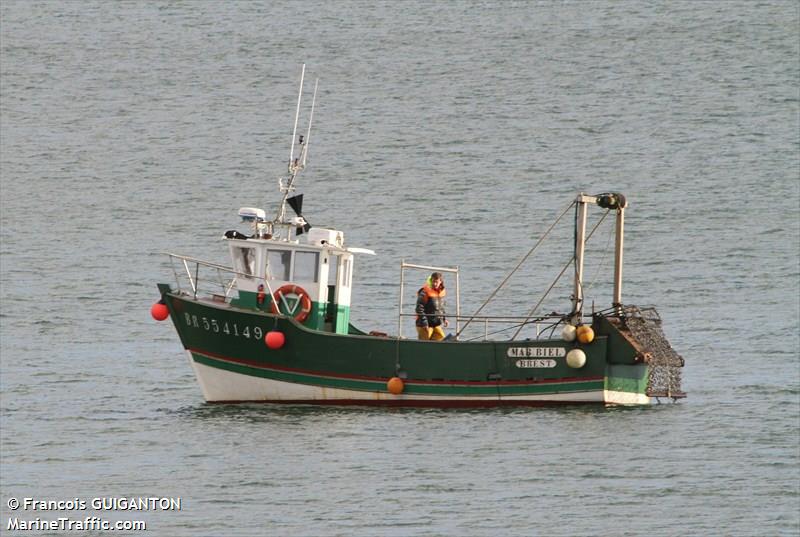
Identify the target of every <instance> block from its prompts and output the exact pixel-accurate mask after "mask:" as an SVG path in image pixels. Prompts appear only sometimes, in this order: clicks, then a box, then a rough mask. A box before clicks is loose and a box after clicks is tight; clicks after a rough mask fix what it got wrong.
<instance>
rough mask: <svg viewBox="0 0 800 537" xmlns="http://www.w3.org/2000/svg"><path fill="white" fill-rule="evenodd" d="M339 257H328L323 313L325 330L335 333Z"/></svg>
mask: <svg viewBox="0 0 800 537" xmlns="http://www.w3.org/2000/svg"><path fill="white" fill-rule="evenodd" d="M341 257H342V256H340V255H334V254H330V255H329V256H328V296H327V303H326V308H327V310H326V311H325V330H326V331H328V332H336V314H337V309H338V308H337V307H336V286H337V282H338V275H339V262H340V260H341Z"/></svg>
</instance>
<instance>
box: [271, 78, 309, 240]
mask: <svg viewBox="0 0 800 537" xmlns="http://www.w3.org/2000/svg"><path fill="white" fill-rule="evenodd" d="M305 76H306V64H303V69H302V71H301V73H300V89H299V91H298V93H297V109H296V110H295V113H294V128H293V129H292V144H291V148H290V150H289V176H288V177H287V178H285V179H284V178H281V179H279V180H278V188H279V189H280V191H281V193H282V194H283V198H282V199H281V204H280V206H279V207H278V216H277V217H276V218H275V221H274V223H275V224H283V225H287V222H286V221H285V219H286V200H287V198H288V197H289V193H291V192H294V180H295V178H296V177H297V174H299V173H300V171H301V170H303V168H305V166H306V159H307V158H308V140H309V139H310V138H311V123H312V122H313V120H314V107H315V106H316V103H317V88H318V86H319V79H316V81H315V82H314V97H313V100H312V101H311V113H310V115H309V118H308V129H307V130H306V135H305V139H304V138H303V135H302V134H301V135H300V136H299V138H298V137H297V125H298V123H299V122H300V103H301V101H302V99H303V82H304V81H305ZM295 139H297V143H298V144H299V145H300V147H301V149H300V153H299V155H298V156H297V158H295V155H294V146H295ZM298 216H300V215H299V214H298ZM307 225H308V224H306V226H307ZM308 227H310V226H308Z"/></svg>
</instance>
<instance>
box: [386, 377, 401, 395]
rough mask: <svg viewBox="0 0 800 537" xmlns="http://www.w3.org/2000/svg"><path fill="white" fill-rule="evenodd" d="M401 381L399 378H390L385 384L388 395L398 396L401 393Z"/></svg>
mask: <svg viewBox="0 0 800 537" xmlns="http://www.w3.org/2000/svg"><path fill="white" fill-rule="evenodd" d="M403 388H404V386H403V379H401V378H400V377H392V378H390V379H389V381H388V382H387V383H386V389H387V390H389V393H391V394H394V395H400V394H401V393H403Z"/></svg>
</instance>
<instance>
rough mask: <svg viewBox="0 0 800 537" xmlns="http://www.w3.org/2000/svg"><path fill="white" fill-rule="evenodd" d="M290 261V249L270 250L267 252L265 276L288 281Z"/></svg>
mask: <svg viewBox="0 0 800 537" xmlns="http://www.w3.org/2000/svg"><path fill="white" fill-rule="evenodd" d="M291 263H292V251H291V250H270V251H269V252H268V253H267V278H268V279H270V280H281V281H289V269H290V267H291Z"/></svg>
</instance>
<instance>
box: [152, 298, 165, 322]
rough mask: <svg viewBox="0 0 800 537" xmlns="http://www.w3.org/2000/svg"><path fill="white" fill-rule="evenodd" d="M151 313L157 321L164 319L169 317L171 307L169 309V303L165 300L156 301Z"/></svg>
mask: <svg viewBox="0 0 800 537" xmlns="http://www.w3.org/2000/svg"><path fill="white" fill-rule="evenodd" d="M150 315H152V316H153V319H155V320H156V321H163V320H165V319H166V318H167V317H169V309H167V305H166V304H164V303H163V302H156V303H155V304H153V306H152V307H151V308H150Z"/></svg>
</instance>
